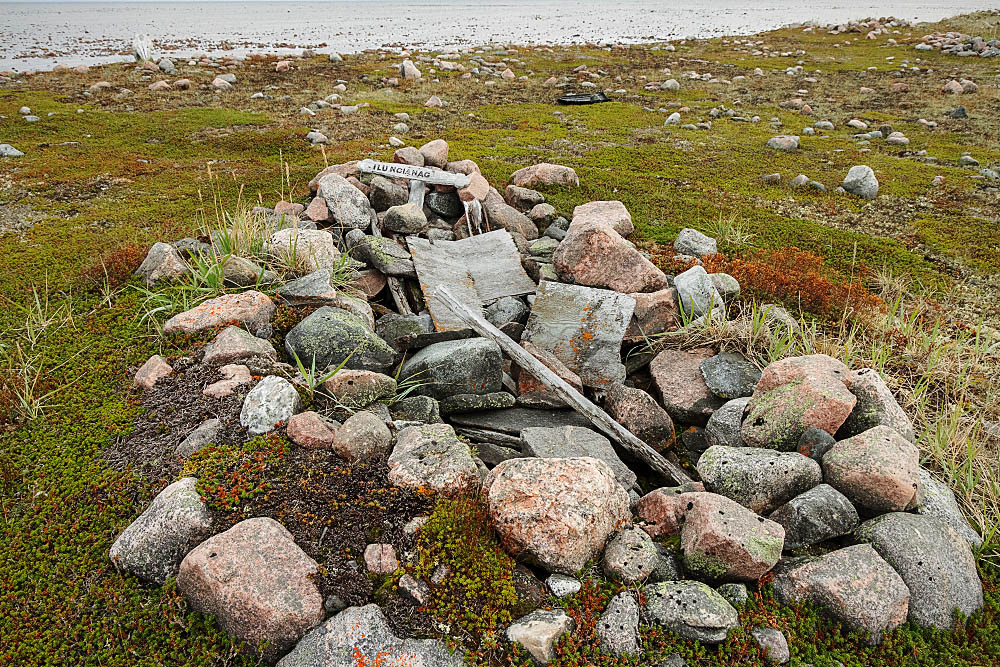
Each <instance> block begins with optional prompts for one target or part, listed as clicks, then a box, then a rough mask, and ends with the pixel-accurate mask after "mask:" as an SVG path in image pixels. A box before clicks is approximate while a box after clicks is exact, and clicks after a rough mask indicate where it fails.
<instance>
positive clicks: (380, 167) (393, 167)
mask: <svg viewBox="0 0 1000 667" xmlns="http://www.w3.org/2000/svg"><path fill="white" fill-rule="evenodd" d="M358 169H359V170H361V171H363V172H365V173H366V174H378V175H379V176H385V177H386V178H406V179H409V180H416V181H423V182H424V183H432V184H434V185H453V186H455V187H456V188H464V187H466V186H467V185H469V180H470V179H469V177H468V176H467V175H465V174H453V173H451V172H450V171H442V170H440V169H430V168H428V167H417V166H414V165H412V164H396V163H394V162H376V161H375V160H362V161H361V162H359V163H358Z"/></svg>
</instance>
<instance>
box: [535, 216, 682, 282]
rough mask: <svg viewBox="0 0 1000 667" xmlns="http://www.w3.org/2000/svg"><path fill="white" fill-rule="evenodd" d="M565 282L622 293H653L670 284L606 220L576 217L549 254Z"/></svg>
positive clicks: (661, 272) (658, 270)
mask: <svg viewBox="0 0 1000 667" xmlns="http://www.w3.org/2000/svg"><path fill="white" fill-rule="evenodd" d="M552 265H553V268H555V271H556V273H557V274H558V275H559V277H560V279H561V280H563V281H564V282H569V283H575V284H577V285H586V286H588V287H603V288H607V289H612V290H615V291H617V292H621V293H623V294H632V293H635V292H655V291H657V290H662V289H666V288H667V287H668V286H669V285H668V283H667V277H666V276H665V275H664V274H663V271H661V270H660V269H658V268H656V266H654V265H653V263H652V262H650V261H649V260H648V259H646V257H645V256H643V255H642V253H640V252H639V251H638V250H636V249H635V248H634V247H633V246H632V244H630V243H629V242H628V241H626V240H625V238H624V237H622V235H621V234H619V233H618V232H616V231H615V230H614V227H612V226H611V224H610V223H608V222H602V221H597V220H587V219H583V220H579V221H578V220H576V219H574V220H573V222H572V223H571V224H570V226H569V230H568V231H567V232H566V237H565V238H564V239H563V240H562V241H561V242H560V243H559V246H558V247H557V248H556V251H555V253H553V255H552Z"/></svg>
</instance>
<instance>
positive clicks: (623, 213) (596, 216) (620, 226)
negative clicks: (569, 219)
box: [573, 201, 635, 236]
mask: <svg viewBox="0 0 1000 667" xmlns="http://www.w3.org/2000/svg"><path fill="white" fill-rule="evenodd" d="M573 222H580V223H581V224H583V223H585V222H605V223H607V224H609V225H611V227H612V229H614V230H615V231H616V232H618V233H619V234H621V235H622V236H629V235H630V234H632V232H634V231H635V225H633V224H632V214H630V213H629V212H628V209H627V208H625V204H623V203H621V202H620V201H592V202H588V203H586V204H581V205H580V206H577V207H576V208H574V209H573Z"/></svg>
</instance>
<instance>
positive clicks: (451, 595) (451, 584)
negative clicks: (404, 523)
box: [415, 498, 518, 641]
mask: <svg viewBox="0 0 1000 667" xmlns="http://www.w3.org/2000/svg"><path fill="white" fill-rule="evenodd" d="M418 550H419V557H420V560H419V564H418V565H417V568H416V571H415V574H416V576H419V577H421V578H424V579H428V580H429V579H430V578H431V576H432V575H433V574H434V573H435V571H436V570H437V569H438V568H439V567H442V566H443V567H445V568H447V571H448V573H447V575H445V576H444V578H443V580H442V581H441V582H440V583H439V584H437V585H435V586H434V587H433V588H432V591H431V600H430V601H429V602H428V603H427V607H428V608H429V609H430V610H431V612H432V613H433V614H434V615H435V616H437V617H438V618H440V619H441V620H444V621H448V622H452V623H456V624H457V625H458V626H459V627H461V628H463V629H464V630H465V631H467V632H471V633H473V634H474V635H475V636H477V637H480V638H493V639H492V640H491V641H495V638H496V637H497V636H499V635H500V633H502V631H503V629H504V627H506V625H508V624H510V623H511V621H512V620H513V618H512V613H511V612H512V610H514V609H516V608H517V606H518V596H517V592H516V591H515V588H514V567H515V563H514V559H512V558H511V557H510V556H508V555H507V554H506V553H505V552H504V551H503V549H502V548H501V546H500V543H499V542H498V541H497V538H496V535H495V534H494V533H493V531H492V529H491V528H490V526H489V524H488V522H487V518H486V511H485V509H484V508H483V507H482V506H481V505H480V504H478V503H477V502H476V501H475V500H471V499H465V498H458V499H453V500H452V499H442V500H440V501H438V504H437V506H436V507H435V508H434V513H433V514H432V515H431V517H430V519H429V520H428V521H427V523H426V524H425V525H424V527H423V528H421V529H420V534H419V540H418Z"/></svg>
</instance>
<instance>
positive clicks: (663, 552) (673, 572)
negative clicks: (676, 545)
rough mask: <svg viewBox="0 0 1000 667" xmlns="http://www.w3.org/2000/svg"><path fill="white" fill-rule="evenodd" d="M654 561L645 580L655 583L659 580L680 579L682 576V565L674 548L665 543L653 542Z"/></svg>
mask: <svg viewBox="0 0 1000 667" xmlns="http://www.w3.org/2000/svg"><path fill="white" fill-rule="evenodd" d="M655 545H656V563H655V565H654V566H653V572H652V573H651V574H650V575H649V577H647V578H646V582H647V583H650V584H656V583H659V582H661V581H680V580H681V579H683V578H684V566H683V565H682V564H681V561H680V559H679V558H678V557H677V554H676V553H674V550H673V549H671V548H670V547H668V546H667V545H665V544H660V543H659V542H656V543H655Z"/></svg>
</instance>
